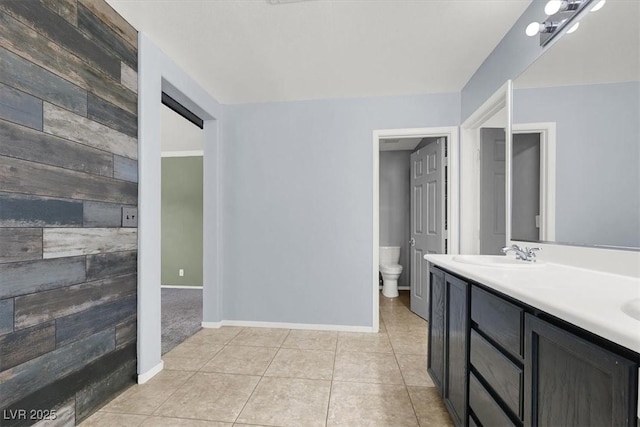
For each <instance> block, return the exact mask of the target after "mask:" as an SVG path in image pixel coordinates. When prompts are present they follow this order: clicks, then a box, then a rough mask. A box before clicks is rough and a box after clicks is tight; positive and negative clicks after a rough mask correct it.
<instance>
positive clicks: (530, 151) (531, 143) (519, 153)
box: [511, 133, 543, 242]
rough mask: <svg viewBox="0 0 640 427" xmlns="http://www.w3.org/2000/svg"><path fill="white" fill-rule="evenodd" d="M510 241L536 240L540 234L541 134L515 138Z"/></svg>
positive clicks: (512, 160) (521, 135)
mask: <svg viewBox="0 0 640 427" xmlns="http://www.w3.org/2000/svg"><path fill="white" fill-rule="evenodd" d="M512 141H513V142H512V144H513V149H512V150H511V151H512V157H511V164H512V165H513V166H512V168H511V169H512V171H513V172H512V173H511V240H523V241H528V242H536V241H538V240H542V236H541V235H540V231H541V230H540V218H541V211H540V205H541V200H542V198H543V195H542V193H541V191H540V189H541V185H540V182H541V181H540V164H541V160H540V154H541V149H540V148H541V147H540V134H539V133H517V134H514V135H513V139H512Z"/></svg>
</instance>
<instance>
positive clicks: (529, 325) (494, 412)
mask: <svg viewBox="0 0 640 427" xmlns="http://www.w3.org/2000/svg"><path fill="white" fill-rule="evenodd" d="M430 277H431V282H430V303H429V340H428V343H429V353H428V358H427V368H428V371H429V374H430V375H431V377H432V378H433V381H434V383H435V384H436V386H437V387H438V390H439V391H440V394H441V396H442V397H443V399H444V401H445V404H446V406H447V409H448V410H449V413H450V414H451V417H452V419H453V421H454V423H455V424H456V425H458V426H466V425H469V426H479V427H483V426H484V427H494V426H495V427H498V426H517V427H522V426H549V427H556V426H562V427H568V426H575V427H582V426H626V427H629V426H637V400H638V395H637V393H638V360H639V357H638V355H636V354H633V353H632V352H627V351H624V352H622V353H620V352H618V350H617V349H615V348H613V347H609V346H608V344H607V343H606V342H605V341H604V340H602V339H601V338H597V337H595V336H592V335H591V334H589V333H585V332H584V331H579V330H577V328H575V327H573V326H572V325H568V324H566V323H564V322H562V321H558V322H555V321H554V323H550V322H551V321H553V320H552V318H551V316H548V315H545V314H544V313H541V312H540V311H538V310H536V309H534V308H532V307H530V306H526V305H524V304H520V303H518V302H517V301H514V300H512V299H510V298H505V297H503V296H501V295H499V294H497V293H494V292H493V291H491V290H490V289H488V288H487V287H485V286H482V285H478V284H475V283H471V282H470V281H465V280H463V279H462V278H459V277H457V276H454V275H452V274H450V273H448V272H445V271H443V270H441V269H439V268H437V267H434V266H431V268H430ZM603 346H605V347H608V348H604V347H603ZM614 347H615V346H614ZM621 354H624V355H626V356H627V357H623V356H621ZM631 359H633V360H631Z"/></svg>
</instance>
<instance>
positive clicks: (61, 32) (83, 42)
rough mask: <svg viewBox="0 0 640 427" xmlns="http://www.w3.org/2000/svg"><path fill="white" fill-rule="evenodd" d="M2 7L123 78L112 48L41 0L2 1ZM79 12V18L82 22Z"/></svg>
mask: <svg viewBox="0 0 640 427" xmlns="http://www.w3.org/2000/svg"><path fill="white" fill-rule="evenodd" d="M0 10H2V11H3V12H5V13H8V14H10V15H11V16H13V17H14V18H16V19H18V20H19V21H21V22H22V23H24V24H26V25H28V26H29V27H31V28H33V29H34V30H36V31H37V32H39V33H40V34H42V35H44V36H45V37H47V38H48V39H50V40H52V41H54V42H55V43H56V44H58V45H59V46H61V47H63V48H65V49H66V50H68V51H69V52H71V53H73V54H75V55H76V56H77V57H79V58H82V59H84V60H85V61H86V62H88V63H90V64H91V65H92V66H93V67H95V68H97V69H98V70H100V71H102V72H103V73H105V74H106V75H107V76H109V77H110V78H111V79H113V80H115V81H117V82H119V81H120V61H119V60H118V58H116V57H115V56H114V55H112V54H111V52H110V51H109V50H105V49H104V47H103V46H102V45H100V44H98V43H95V42H94V41H93V40H91V39H89V38H88V37H86V36H85V35H84V34H83V33H82V32H81V31H80V30H79V29H78V28H76V27H75V26H73V25H71V24H70V23H69V22H67V21H66V20H65V19H64V18H63V17H61V16H60V15H58V14H57V13H55V12H53V11H52V10H51V9H49V8H48V7H45V6H44V5H43V4H42V3H40V2H38V1H3V2H0ZM80 20H81V19H80V14H79V13H78V22H80Z"/></svg>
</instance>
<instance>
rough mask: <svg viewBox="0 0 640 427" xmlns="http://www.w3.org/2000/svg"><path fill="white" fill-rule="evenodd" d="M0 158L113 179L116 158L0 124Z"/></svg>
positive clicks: (60, 139) (16, 126) (10, 125)
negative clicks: (0, 142)
mask: <svg viewBox="0 0 640 427" xmlns="http://www.w3.org/2000/svg"><path fill="white" fill-rule="evenodd" d="M0 141H2V144H0V155H2V156H8V157H15V158H18V159H23V160H30V161H33V162H38V163H44V164H47V165H51V166H59V167H62V168H67V169H73V170H77V171H80V172H86V173H90V174H94V175H101V176H112V175H113V155H112V154H109V153H107V152H105V151H102V150H98V149H96V148H91V147H87V146H86V145H82V144H78V143H77V142H72V141H69V140H66V139H62V138H59V137H57V136H53V135H48V134H46V133H42V132H38V131H35V130H33V129H29V128H27V127H24V126H19V125H16V124H13V123H9V122H6V121H4V120H0Z"/></svg>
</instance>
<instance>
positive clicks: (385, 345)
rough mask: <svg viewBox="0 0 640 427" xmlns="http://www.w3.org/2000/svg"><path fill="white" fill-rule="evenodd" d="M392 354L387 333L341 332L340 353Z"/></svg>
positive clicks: (339, 339)
mask: <svg viewBox="0 0 640 427" xmlns="http://www.w3.org/2000/svg"><path fill="white" fill-rule="evenodd" d="M345 351H352V352H368V353H391V352H392V351H393V350H391V343H390V342H389V337H388V336H387V334H386V333H378V334H372V333H359V332H340V333H339V334H338V352H339V353H343V352H345Z"/></svg>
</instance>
